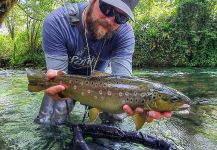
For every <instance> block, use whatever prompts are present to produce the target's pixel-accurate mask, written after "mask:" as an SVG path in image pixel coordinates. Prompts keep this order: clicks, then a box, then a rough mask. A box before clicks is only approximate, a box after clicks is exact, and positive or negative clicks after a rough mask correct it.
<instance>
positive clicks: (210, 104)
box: [0, 68, 217, 150]
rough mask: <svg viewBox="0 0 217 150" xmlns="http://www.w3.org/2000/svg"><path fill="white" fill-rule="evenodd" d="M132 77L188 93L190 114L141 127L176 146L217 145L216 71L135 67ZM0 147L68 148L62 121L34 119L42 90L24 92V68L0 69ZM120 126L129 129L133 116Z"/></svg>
mask: <svg viewBox="0 0 217 150" xmlns="http://www.w3.org/2000/svg"><path fill="white" fill-rule="evenodd" d="M134 75H135V76H139V77H142V78H147V79H151V80H154V81H159V82H161V83H164V84H166V85H168V86H171V87H173V88H176V89H177V90H180V91H182V92H183V93H185V94H186V95H187V96H189V97H190V98H191V99H192V101H193V103H192V105H191V111H190V114H189V115H186V114H179V113H176V114H174V115H173V117H172V118H171V119H161V120H159V121H155V122H153V123H150V124H145V125H144V127H143V128H142V129H141V132H143V133H146V134H150V135H152V136H155V137H157V138H162V139H164V140H166V141H169V142H171V143H173V144H175V145H176V146H177V147H178V148H179V149H197V150H206V149H209V150H215V149H217V70H216V69H210V68H209V69H192V68H189V69H182V68H170V69H167V68H160V69H145V70H137V71H134ZM0 83H1V88H0V149H70V146H71V139H72V133H71V132H70V130H69V128H68V127H66V126H60V127H58V128H54V127H52V128H51V127H42V126H39V125H37V124H35V123H34V122H33V120H34V119H35V117H36V116H37V113H38V110H39V107H40V103H41V99H42V94H43V93H37V94H32V93H29V92H28V91H27V78H26V75H25V72H24V71H20V70H0ZM83 113H84V109H83V106H80V105H78V104H77V106H76V108H75V110H74V111H73V114H71V117H70V119H71V121H73V122H75V123H80V122H81V120H82V116H83ZM119 127H120V128H121V129H123V130H127V131H133V130H134V124H133V122H132V120H131V118H129V117H128V118H125V120H124V121H123V123H122V124H120V125H119ZM111 149H126V150H128V149H129V150H132V149H135V150H138V149H144V147H142V146H141V145H138V144H126V143H115V144H114V143H113V147H112V148H111Z"/></svg>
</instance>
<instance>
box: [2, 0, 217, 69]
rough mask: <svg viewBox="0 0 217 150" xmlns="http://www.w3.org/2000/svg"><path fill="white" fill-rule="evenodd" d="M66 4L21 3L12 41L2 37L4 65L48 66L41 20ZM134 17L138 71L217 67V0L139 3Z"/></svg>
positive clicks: (13, 15)
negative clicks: (162, 67)
mask: <svg viewBox="0 0 217 150" xmlns="http://www.w3.org/2000/svg"><path fill="white" fill-rule="evenodd" d="M69 1H71V2H78V1H85V0H69ZM64 2H66V1H65V0H43V1H38V0H28V1H19V3H18V4H17V5H16V6H15V7H13V9H12V10H11V11H10V13H9V14H8V16H7V18H6V19H5V25H6V27H7V29H8V31H9V33H8V35H0V62H1V59H3V58H8V61H9V62H8V63H9V64H10V66H25V65H27V64H28V65H32V66H37V65H44V64H45V63H44V56H43V52H42V45H41V29H42V24H43V20H44V18H45V17H46V16H47V14H48V13H49V12H51V11H52V10H53V9H55V8H57V7H59V6H60V5H61V4H63V3H64ZM135 16H136V22H135V23H133V22H132V24H133V26H134V31H135V37H136V49H135V55H134V61H133V65H134V66H135V67H144V66H217V1H216V0H167V1H165V0H140V3H139V5H138V6H137V8H136V10H135ZM0 66H1V65H0Z"/></svg>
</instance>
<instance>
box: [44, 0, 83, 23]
mask: <svg viewBox="0 0 217 150" xmlns="http://www.w3.org/2000/svg"><path fill="white" fill-rule="evenodd" d="M71 4H75V5H77V7H78V9H79V11H81V9H82V8H83V7H85V6H86V5H87V2H80V3H71ZM68 13H69V12H68V11H67V9H66V5H65V4H62V5H61V6H60V7H58V8H56V9H54V10H53V11H51V12H50V13H49V14H48V15H47V17H46V19H49V20H59V19H61V18H66V17H67V14H68Z"/></svg>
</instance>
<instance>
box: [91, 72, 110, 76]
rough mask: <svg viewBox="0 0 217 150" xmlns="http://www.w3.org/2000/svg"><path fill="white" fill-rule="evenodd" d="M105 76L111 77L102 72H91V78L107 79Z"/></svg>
mask: <svg viewBox="0 0 217 150" xmlns="http://www.w3.org/2000/svg"><path fill="white" fill-rule="evenodd" d="M107 76H111V74H109V73H105V72H102V71H93V72H92V73H91V77H107Z"/></svg>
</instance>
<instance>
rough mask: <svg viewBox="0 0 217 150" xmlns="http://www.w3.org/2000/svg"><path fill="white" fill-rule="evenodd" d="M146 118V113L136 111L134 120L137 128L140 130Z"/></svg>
mask: <svg viewBox="0 0 217 150" xmlns="http://www.w3.org/2000/svg"><path fill="white" fill-rule="evenodd" d="M145 118H146V113H142V114H138V113H135V115H133V121H134V123H135V125H136V130H139V129H140V128H141V127H142V126H143V124H144V123H145V120H146V119H145Z"/></svg>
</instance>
